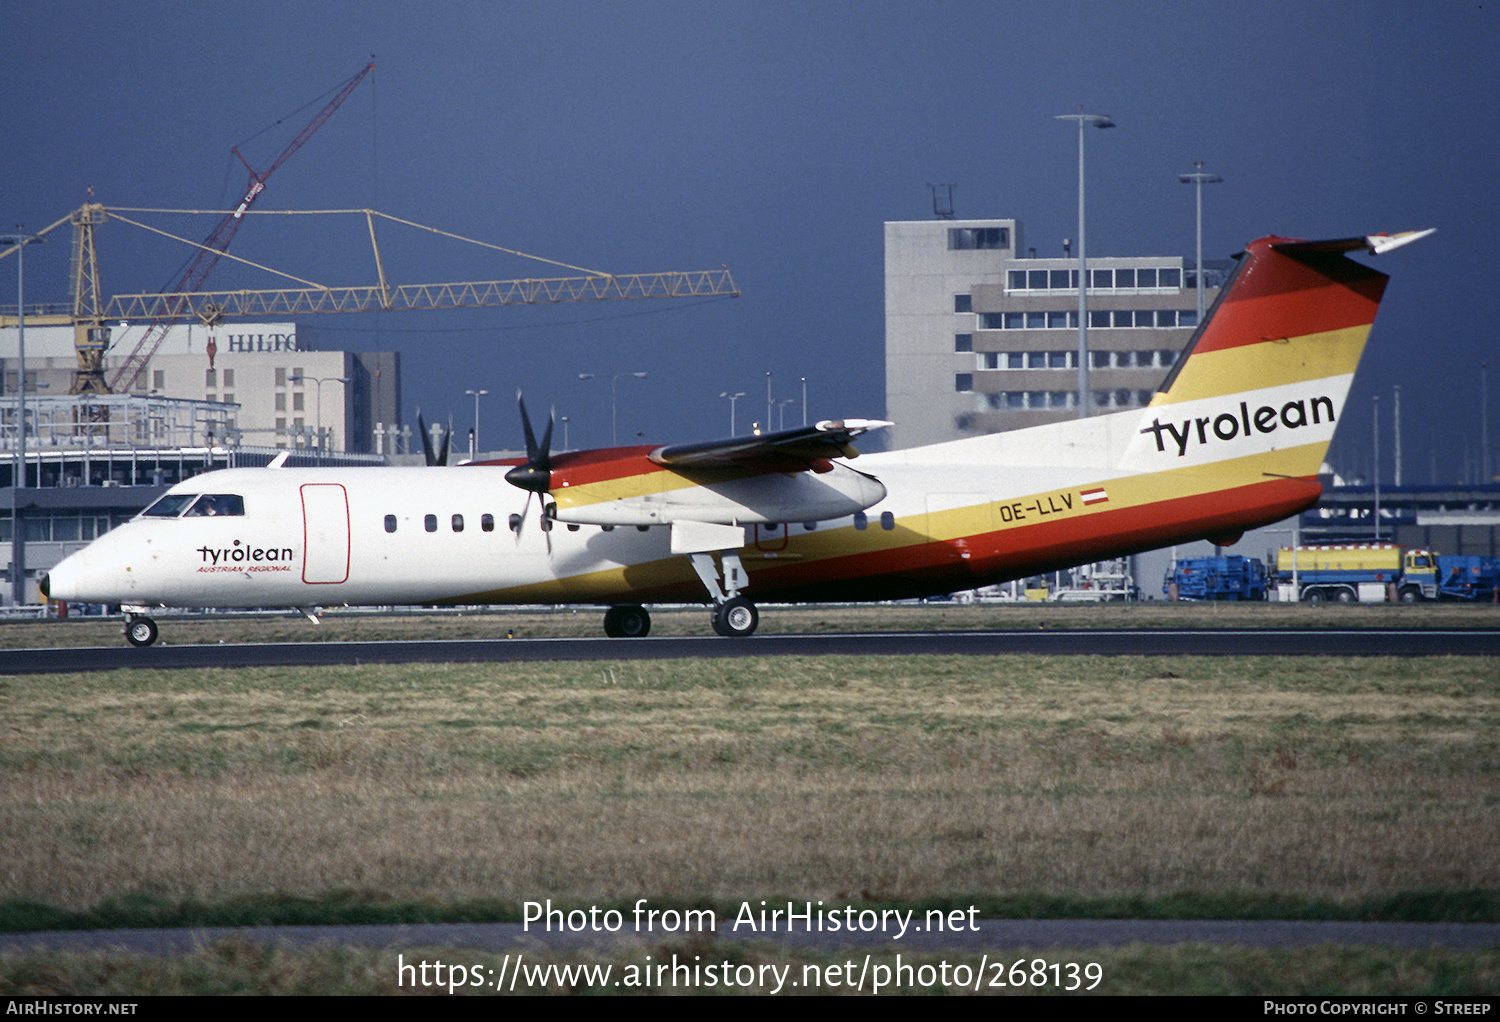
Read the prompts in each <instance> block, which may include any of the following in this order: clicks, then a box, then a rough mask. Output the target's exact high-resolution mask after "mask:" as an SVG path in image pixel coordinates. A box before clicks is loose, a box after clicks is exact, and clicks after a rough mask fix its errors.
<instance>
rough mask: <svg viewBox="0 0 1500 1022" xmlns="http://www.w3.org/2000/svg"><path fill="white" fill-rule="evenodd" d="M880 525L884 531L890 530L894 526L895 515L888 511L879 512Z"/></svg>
mask: <svg viewBox="0 0 1500 1022" xmlns="http://www.w3.org/2000/svg"><path fill="white" fill-rule="evenodd" d="M880 527H881V528H882V529H884V530H885V531H886V532H890V531H891V530H892V529H894V528H895V527H896V516H895V515H893V514H891V512H889V511H882V512H880Z"/></svg>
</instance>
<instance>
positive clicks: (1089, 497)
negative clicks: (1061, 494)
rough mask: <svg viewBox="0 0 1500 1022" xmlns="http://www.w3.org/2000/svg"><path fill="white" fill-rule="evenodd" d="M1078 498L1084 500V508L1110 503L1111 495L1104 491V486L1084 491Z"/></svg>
mask: <svg viewBox="0 0 1500 1022" xmlns="http://www.w3.org/2000/svg"><path fill="white" fill-rule="evenodd" d="M1078 496H1079V497H1081V498H1082V499H1083V506H1084V507H1088V506H1089V505H1090V504H1108V503H1109V494H1108V493H1106V492H1105V491H1104V487H1102V486H1096V487H1094V488H1093V489H1092V490H1083V491H1081V492H1080V493H1079V494H1078Z"/></svg>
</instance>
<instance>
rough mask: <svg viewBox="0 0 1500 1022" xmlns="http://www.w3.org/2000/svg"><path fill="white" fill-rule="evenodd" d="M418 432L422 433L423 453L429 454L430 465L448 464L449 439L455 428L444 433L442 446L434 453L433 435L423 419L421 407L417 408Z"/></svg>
mask: <svg viewBox="0 0 1500 1022" xmlns="http://www.w3.org/2000/svg"><path fill="white" fill-rule="evenodd" d="M417 432H418V433H421V434H422V453H423V454H425V455H426V456H427V464H428V465H429V466H432V465H446V464H448V440H449V438H450V437H451V436H452V434H453V430H452V429H449V430H448V431H447V432H446V433H444V434H443V443H442V446H441V447H439V448H438V452H437V453H436V454H433V453H432V437H431V436H430V435H429V434H428V432H427V423H426V422H424V421H423V420H422V411H421V409H418V410H417Z"/></svg>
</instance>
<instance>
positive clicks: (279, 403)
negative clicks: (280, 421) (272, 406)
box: [276, 394, 286, 412]
mask: <svg viewBox="0 0 1500 1022" xmlns="http://www.w3.org/2000/svg"><path fill="white" fill-rule="evenodd" d="M276 410H277V411H278V412H284V411H286V395H285V394H277V395H276Z"/></svg>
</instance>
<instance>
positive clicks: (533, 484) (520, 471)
mask: <svg viewBox="0 0 1500 1022" xmlns="http://www.w3.org/2000/svg"><path fill="white" fill-rule="evenodd" d="M516 404H517V405H519V406H520V409H521V429H522V430H523V431H524V432H525V434H526V464H524V465H517V466H516V467H515V468H513V469H511V470H510V471H509V472H507V473H505V481H506V482H508V483H510V484H511V485H512V486H519V487H520V488H521V489H523V490H527V491H530V492H531V493H546V492H547V491H548V490H549V489H550V488H551V486H552V423H553V416H551V415H549V416H548V417H547V431H546V432H545V433H543V434H542V442H541V443H540V444H538V443H537V442H536V433H535V432H533V430H532V428H531V416H529V415H527V414H526V399H525V398H524V397H522V396H521V392H520V391H519V390H518V391H516Z"/></svg>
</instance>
